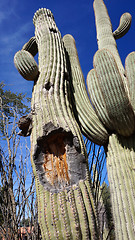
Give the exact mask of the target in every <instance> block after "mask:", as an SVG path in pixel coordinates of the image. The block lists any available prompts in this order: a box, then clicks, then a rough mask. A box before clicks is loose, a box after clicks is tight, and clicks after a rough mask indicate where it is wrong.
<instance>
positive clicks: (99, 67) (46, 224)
mask: <svg viewBox="0 0 135 240" xmlns="http://www.w3.org/2000/svg"><path fill="white" fill-rule="evenodd" d="M94 11H95V19H96V29H97V39H98V48H99V50H98V51H97V53H96V54H95V56H94V64H93V65H94V69H92V70H91V71H90V72H89V73H88V77H87V84H88V90H89V93H90V98H91V102H92V105H93V106H91V103H90V101H89V98H88V96H87V91H86V88H85V83H84V78H83V74H82V71H81V67H80V64H79V59H78V54H77V50H76V46H75V41H74V39H73V37H72V36H71V35H66V36H64V38H63V39H62V37H61V34H60V32H59V30H58V28H57V26H56V24H55V21H54V17H53V15H52V13H51V11H50V10H48V9H39V10H38V11H37V12H36V13H35V15H34V18H33V22H34V25H35V37H33V38H31V39H30V40H29V41H28V42H27V43H26V44H25V45H24V46H23V49H22V50H21V51H20V52H18V53H17V54H16V55H15V65H16V67H17V69H18V70H19V72H20V73H21V74H22V75H23V77H25V78H26V79H29V78H30V79H29V80H32V78H33V80H35V81H34V87H33V93H32V101H31V115H30V116H31V117H30V123H29V124H30V125H28V126H27V129H28V133H27V129H25V126H24V124H23V123H24V122H27V121H24V119H23V121H21V130H22V129H23V130H22V131H23V133H24V134H23V135H25V136H27V135H29V132H31V161H32V166H33V171H34V174H35V179H36V191H37V199H38V215H39V223H40V227H41V231H42V237H43V239H102V238H104V239H105V238H106V237H105V236H107V232H108V226H107V227H106V229H105V231H104V234H103V235H102V234H101V230H100V229H101V226H102V225H100V217H99V216H98V208H97V205H96V199H95V198H94V197H93V196H94V195H93V194H94V192H93V189H92V185H91V180H90V178H89V174H88V162H87V154H86V149H85V146H84V142H83V138H82V135H81V133H83V134H84V135H85V136H86V137H87V138H88V139H90V140H91V141H93V142H94V143H97V144H99V145H103V146H104V147H105V151H106V155H107V169H108V178H109V183H110V192H111V199H112V209H113V218H114V226H115V235H116V239H125V240H126V239H134V236H135V228H134V226H135V207H134V206H135V205H134V202H135V197H134V196H135V188H134V183H135V171H134V166H135V165H134V164H135V163H134V159H135V156H134V155H135V148H134V142H135V141H134V131H135V117H134V108H135V107H134V91H133V87H134V72H135V67H134V61H135V60H134V59H135V57H134V56H135V55H134V53H131V54H129V55H128V57H127V59H126V64H125V65H126V66H125V69H124V67H123V65H122V62H121V59H120V56H119V53H118V50H117V46H116V41H115V39H118V38H120V37H122V36H124V34H126V33H127V31H128V30H129V28H130V25H131V15H130V14H128V13H125V14H124V15H122V17H121V19H120V24H119V26H118V28H117V29H116V31H114V32H113V31H112V25H111V21H110V19H109V15H108V12H107V9H106V7H105V5H104V2H103V1H102V0H94ZM37 51H38V54H39V70H38V68H37V64H36V62H35V60H34V58H33V56H35V54H36V53H37ZM33 66H34V67H33ZM33 69H34V71H35V72H36V74H35V72H34V74H35V75H34V76H33ZM35 69H36V70H35ZM31 74H32V75H31ZM26 118H27V119H29V118H28V117H26ZM27 119H26V120H27ZM31 124H32V130H31ZM102 203H103V201H102Z"/></svg>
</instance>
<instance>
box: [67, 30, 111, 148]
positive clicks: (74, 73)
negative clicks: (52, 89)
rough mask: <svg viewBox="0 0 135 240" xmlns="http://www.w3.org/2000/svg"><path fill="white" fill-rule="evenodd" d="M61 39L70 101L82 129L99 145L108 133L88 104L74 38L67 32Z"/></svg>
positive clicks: (104, 140)
mask: <svg viewBox="0 0 135 240" xmlns="http://www.w3.org/2000/svg"><path fill="white" fill-rule="evenodd" d="M63 41H64V46H65V48H66V53H67V62H68V69H69V72H70V78H71V80H70V81H71V86H72V87H71V90H72V101H73V102H75V106H74V107H75V108H76V111H75V113H77V117H78V118H79V122H80V124H81V128H82V131H83V133H84V134H85V135H86V136H87V137H88V138H90V140H92V141H93V142H96V143H97V144H100V145H101V144H105V142H106V141H107V139H108V133H107V131H106V129H105V128H104V126H103V125H102V123H101V121H100V120H99V119H98V117H97V116H96V114H95V112H94V109H93V108H92V106H91V104H90V101H89V98H88V94H87V92H86V87H85V83H84V77H83V74H82V70H81V67H80V63H79V59H78V53H77V49H76V46H75V40H74V38H73V37H72V36H71V35H69V34H68V35H65V36H64V38H63ZM95 123H96V124H95Z"/></svg>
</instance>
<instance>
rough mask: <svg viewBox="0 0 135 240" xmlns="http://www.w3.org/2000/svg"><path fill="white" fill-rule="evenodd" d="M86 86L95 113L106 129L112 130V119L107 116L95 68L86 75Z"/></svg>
mask: <svg viewBox="0 0 135 240" xmlns="http://www.w3.org/2000/svg"><path fill="white" fill-rule="evenodd" d="M87 86H88V92H89V95H90V100H91V102H92V105H93V107H94V109H95V111H96V113H97V116H98V117H99V119H100V120H101V122H102V123H103V124H104V125H105V126H106V127H107V128H108V129H110V130H114V127H113V125H112V121H111V119H110V118H109V116H108V112H107V111H106V107H105V105H106V103H105V99H104V98H103V95H102V92H101V87H100V84H99V81H98V79H97V75H96V71H95V69H92V70H91V71H90V72H89V73H88V75H87Z"/></svg>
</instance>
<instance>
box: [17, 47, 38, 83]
mask: <svg viewBox="0 0 135 240" xmlns="http://www.w3.org/2000/svg"><path fill="white" fill-rule="evenodd" d="M14 64H15V66H16V68H17V70H18V72H19V73H20V74H21V75H22V77H23V78H25V79H26V80H30V81H34V80H37V79H38V76H39V71H38V65H37V63H36V61H35V59H34V58H33V56H32V55H31V54H30V53H29V52H27V51H25V50H21V51H18V52H17V53H16V54H15V56H14Z"/></svg>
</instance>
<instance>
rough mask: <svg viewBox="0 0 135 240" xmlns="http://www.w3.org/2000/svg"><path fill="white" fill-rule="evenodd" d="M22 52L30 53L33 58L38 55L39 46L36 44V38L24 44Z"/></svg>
mask: <svg viewBox="0 0 135 240" xmlns="http://www.w3.org/2000/svg"><path fill="white" fill-rule="evenodd" d="M22 50H25V51H28V52H30V53H31V54H32V56H33V57H34V56H35V55H36V54H37V53H38V46H37V43H36V38H35V36H34V37H32V38H30V40H29V41H28V42H27V43H25V44H24V46H23V47H22Z"/></svg>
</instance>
